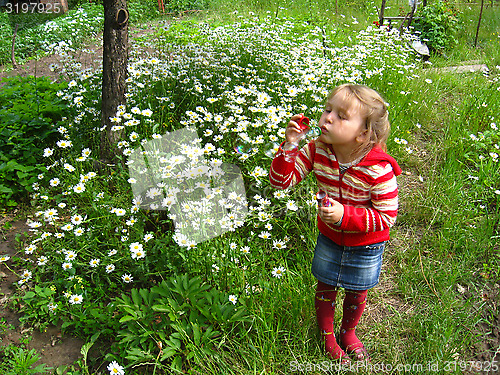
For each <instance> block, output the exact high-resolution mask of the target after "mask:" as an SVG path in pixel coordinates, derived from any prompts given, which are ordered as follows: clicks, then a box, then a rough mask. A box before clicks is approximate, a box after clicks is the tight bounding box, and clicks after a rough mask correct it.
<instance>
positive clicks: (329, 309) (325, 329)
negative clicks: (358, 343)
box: [314, 280, 348, 362]
mask: <svg viewBox="0 0 500 375" xmlns="http://www.w3.org/2000/svg"><path fill="white" fill-rule="evenodd" d="M336 298H337V288H335V287H333V286H331V285H328V284H325V283H323V282H321V281H319V280H318V285H317V287H316V298H315V300H314V306H315V307H316V318H317V320H318V326H319V330H320V332H321V335H322V336H323V340H324V343H325V350H326V352H327V354H328V356H329V357H331V358H333V359H340V358H343V362H345V361H346V360H347V359H348V357H347V355H346V354H345V352H344V351H343V350H342V349H341V348H340V346H339V345H338V344H337V340H336V339H335V335H334V334H333V318H334V315H335V299H336Z"/></svg>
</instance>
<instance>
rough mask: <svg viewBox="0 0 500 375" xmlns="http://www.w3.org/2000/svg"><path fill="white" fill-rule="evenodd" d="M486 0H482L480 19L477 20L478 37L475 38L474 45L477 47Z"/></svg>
mask: <svg viewBox="0 0 500 375" xmlns="http://www.w3.org/2000/svg"><path fill="white" fill-rule="evenodd" d="M483 6H484V0H481V10H480V11H479V21H477V30H476V39H475V40H474V47H477V38H478V36H479V26H480V25H481V18H482V17H483Z"/></svg>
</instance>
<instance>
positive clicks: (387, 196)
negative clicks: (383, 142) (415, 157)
mask: <svg viewBox="0 0 500 375" xmlns="http://www.w3.org/2000/svg"><path fill="white" fill-rule="evenodd" d="M313 170H314V173H315V175H316V180H317V182H318V188H319V190H323V191H325V192H326V193H327V194H328V196H329V197H330V198H332V199H335V200H337V201H339V202H340V203H342V204H343V205H344V216H343V218H342V223H341V225H340V226H336V225H332V224H327V223H325V222H323V221H322V220H321V218H320V217H319V216H318V229H319V231H320V232H321V233H323V234H324V235H325V236H327V237H329V238H330V239H331V240H332V241H334V242H335V243H337V244H339V245H341V246H363V245H369V244H373V243H377V242H382V241H386V240H388V239H389V228H390V227H391V226H392V225H394V222H395V221H396V216H397V212H398V186H397V182H396V176H398V175H399V174H401V168H400V167H399V165H398V164H397V162H396V160H394V158H393V157H391V156H389V155H388V154H386V153H385V152H384V151H383V150H382V149H381V148H379V147H375V148H373V149H372V150H371V151H370V152H369V153H368V154H367V155H366V156H365V157H364V158H363V159H361V161H360V162H359V163H358V164H356V165H355V166H352V167H350V168H349V169H347V171H346V172H345V173H344V174H341V173H340V172H339V163H338V161H337V158H336V157H335V153H334V152H333V149H332V148H331V145H328V144H326V143H323V142H321V141H312V142H310V143H309V144H307V145H306V146H305V147H303V148H302V150H301V151H300V152H299V154H298V156H297V159H296V160H295V163H294V162H287V161H285V158H284V153H283V150H282V149H281V148H280V151H279V152H278V154H277V155H276V157H275V158H274V160H273V162H272V164H271V171H270V173H269V179H270V182H271V185H272V186H273V187H275V188H277V189H286V188H288V187H291V186H294V185H296V184H298V183H299V182H300V181H301V180H302V179H303V178H304V177H305V176H306V175H307V174H308V173H309V172H311V171H313Z"/></svg>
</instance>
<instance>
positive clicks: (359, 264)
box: [312, 233, 385, 290]
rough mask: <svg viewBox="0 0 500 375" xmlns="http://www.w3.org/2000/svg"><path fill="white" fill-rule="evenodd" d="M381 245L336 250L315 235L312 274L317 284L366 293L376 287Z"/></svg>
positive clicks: (380, 265) (324, 238)
mask: <svg viewBox="0 0 500 375" xmlns="http://www.w3.org/2000/svg"><path fill="white" fill-rule="evenodd" d="M384 248H385V242H379V243H375V244H371V245H366V246H339V245H337V244H336V243H335V242H333V241H332V240H331V239H329V238H328V237H326V236H325V235H324V234H321V233H320V234H319V236H318V242H317V243H316V249H315V250H314V258H313V261H312V273H313V275H314V276H315V277H316V278H317V279H318V280H319V281H321V282H324V283H325V284H328V285H332V286H335V287H342V288H345V289H349V290H366V289H370V288H373V287H374V286H375V285H377V284H378V279H379V276H380V269H381V267H382V255H383V253H384Z"/></svg>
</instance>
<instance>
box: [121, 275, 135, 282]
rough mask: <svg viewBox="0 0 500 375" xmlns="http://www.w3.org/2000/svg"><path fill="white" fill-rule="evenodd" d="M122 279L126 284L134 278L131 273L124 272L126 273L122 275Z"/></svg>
mask: <svg viewBox="0 0 500 375" xmlns="http://www.w3.org/2000/svg"><path fill="white" fill-rule="evenodd" d="M122 280H123V282H124V283H127V284H128V283H131V282H132V281H134V278H133V277H132V276H131V275H129V274H127V273H126V274H124V275H122Z"/></svg>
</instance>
